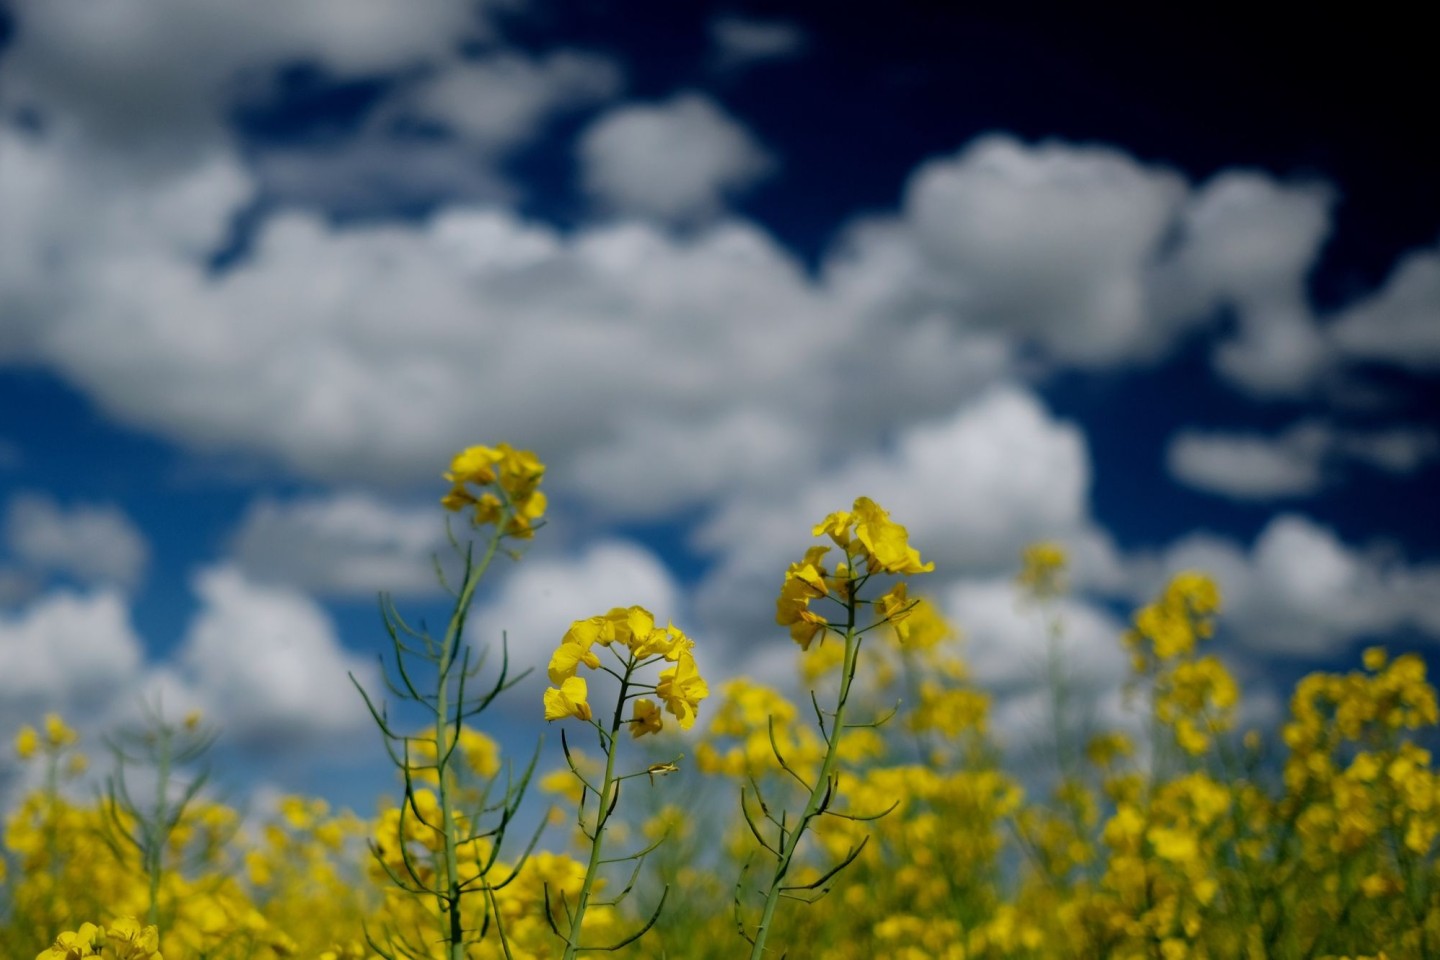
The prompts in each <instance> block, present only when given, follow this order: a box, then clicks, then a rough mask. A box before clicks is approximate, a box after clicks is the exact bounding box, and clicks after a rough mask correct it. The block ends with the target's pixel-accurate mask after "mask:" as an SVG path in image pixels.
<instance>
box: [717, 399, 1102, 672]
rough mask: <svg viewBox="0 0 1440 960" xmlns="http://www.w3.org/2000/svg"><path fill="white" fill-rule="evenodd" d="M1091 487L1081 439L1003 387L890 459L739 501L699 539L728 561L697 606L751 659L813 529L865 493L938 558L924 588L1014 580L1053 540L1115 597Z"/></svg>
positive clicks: (879, 456)
mask: <svg viewBox="0 0 1440 960" xmlns="http://www.w3.org/2000/svg"><path fill="white" fill-rule="evenodd" d="M1089 486H1090V460H1089V454H1088V451H1087V449H1086V446H1085V442H1084V438H1083V436H1082V434H1081V433H1080V431H1079V430H1078V429H1076V428H1075V427H1074V426H1073V425H1071V424H1067V423H1063V422H1060V421H1057V420H1056V419H1054V418H1053V417H1052V416H1051V415H1050V414H1049V413H1048V411H1046V410H1045V409H1044V407H1043V406H1042V405H1041V404H1040V403H1039V401H1038V400H1037V399H1036V398H1035V397H1034V396H1033V395H1031V394H1029V393H1028V392H1026V391H1023V390H1019V389H1015V388H1000V389H996V390H993V391H991V392H988V393H986V394H984V395H982V396H981V397H979V398H976V399H974V400H973V401H971V402H969V403H967V404H964V405H962V406H961V407H960V408H959V409H958V410H956V411H955V412H954V413H952V415H951V416H950V417H948V418H946V419H944V420H938V421H935V422H931V423H927V424H922V425H917V426H914V427H911V428H910V429H908V430H906V431H904V432H903V433H902V434H901V435H900V436H899V437H898V438H897V440H896V443H895V445H894V448H893V450H891V451H889V452H888V453H869V454H864V455H860V456H857V457H855V458H853V459H852V460H850V461H849V462H846V463H843V464H841V465H839V466H837V467H836V468H835V469H833V470H832V471H830V472H829V473H826V474H823V475H819V476H816V477H813V478H811V479H810V480H809V481H808V482H807V483H805V484H802V485H800V486H797V487H796V488H795V489H793V490H791V491H789V492H787V493H786V494H783V495H774V496H767V497H760V496H750V497H747V496H736V497H733V498H731V500H730V502H729V503H728V504H727V505H726V507H725V509H723V510H722V511H720V512H719V513H718V514H717V515H716V516H715V517H714V518H713V519H712V520H711V521H710V522H709V523H707V524H706V525H704V526H703V527H702V528H701V529H700V530H699V532H698V534H697V538H696V542H697V545H698V546H699V547H700V548H702V549H705V550H708V551H712V552H714V553H715V554H716V556H717V559H718V562H717V564H716V566H715V567H714V569H713V570H712V571H711V572H710V573H709V574H708V575H707V577H706V578H705V580H704V581H703V582H702V583H701V584H700V585H699V586H698V587H697V588H696V591H695V592H696V598H697V599H696V604H697V607H698V609H699V611H700V613H701V615H702V618H703V619H704V621H705V622H706V623H707V624H709V625H712V626H713V627H714V628H715V629H716V630H717V632H719V633H721V634H723V635H724V636H725V637H726V638H727V642H728V643H730V644H732V645H733V646H735V647H736V648H737V649H743V648H746V647H748V646H749V645H750V644H751V643H753V638H755V637H763V636H773V635H774V634H775V631H776V627H775V626H774V617H773V615H772V614H771V613H770V612H768V611H769V608H768V607H767V606H765V605H764V604H762V603H761V602H760V601H759V600H757V598H763V599H765V600H769V599H770V598H773V596H774V594H775V591H776V590H777V589H778V588H779V582H780V578H781V576H782V575H783V573H784V570H785V567H786V565H787V564H788V563H791V562H793V561H794V560H795V559H797V558H798V557H799V556H800V554H801V553H803V552H804V550H805V548H806V547H808V546H810V545H811V543H813V542H814V541H813V538H812V537H811V534H810V530H811V527H813V526H814V525H815V524H816V523H818V522H819V521H820V520H821V519H822V518H823V517H825V516H826V515H827V514H828V513H830V512H831V511H834V510H846V509H849V507H850V505H851V504H852V503H853V502H854V500H855V498H856V497H857V496H868V497H870V498H871V499H873V500H875V501H876V502H877V503H879V504H880V505H881V506H882V507H884V508H886V509H887V510H889V511H890V513H891V516H892V518H893V519H894V520H895V521H897V522H899V523H902V524H904V525H905V526H906V527H907V529H908V530H909V531H910V541H911V543H912V545H914V546H915V547H916V548H917V549H918V550H919V551H920V553H921V555H922V556H923V557H924V558H925V559H927V560H933V561H934V562H935V564H936V567H937V571H938V572H937V573H936V574H929V575H926V576H925V577H922V578H919V582H916V583H915V584H913V589H914V590H915V591H916V592H920V593H928V592H934V591H943V590H944V588H945V583H946V582H947V581H948V580H950V579H952V578H959V577H966V576H970V577H974V576H981V577H984V576H994V575H997V574H1000V575H1009V574H1010V573H1011V572H1013V571H1014V569H1015V568H1016V566H1017V565H1018V563H1019V556H1020V552H1021V550H1022V548H1023V547H1024V546H1026V545H1027V544H1029V543H1031V542H1034V541H1036V540H1041V539H1046V540H1061V541H1064V542H1065V543H1066V545H1067V547H1068V548H1069V550H1070V552H1071V554H1072V556H1073V558H1074V561H1075V573H1074V579H1075V581H1076V582H1077V583H1078V584H1080V585H1082V586H1087V587H1095V588H1097V589H1102V590H1107V589H1112V588H1114V587H1116V586H1118V585H1120V584H1121V583H1122V582H1123V579H1124V573H1123V570H1122V569H1121V567H1120V565H1119V562H1118V560H1117V557H1116V555H1115V553H1114V549H1113V546H1112V545H1111V544H1110V542H1109V540H1108V538H1107V537H1106V536H1105V535H1104V534H1103V533H1101V532H1099V531H1098V530H1096V528H1095V527H1094V525H1093V524H1092V522H1091V521H1090V518H1089V504H1088V498H1089Z"/></svg>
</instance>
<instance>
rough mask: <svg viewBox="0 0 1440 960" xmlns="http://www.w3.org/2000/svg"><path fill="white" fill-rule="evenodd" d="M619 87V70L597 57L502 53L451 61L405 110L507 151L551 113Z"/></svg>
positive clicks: (573, 53) (558, 52) (424, 84)
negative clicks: (504, 147) (535, 55)
mask: <svg viewBox="0 0 1440 960" xmlns="http://www.w3.org/2000/svg"><path fill="white" fill-rule="evenodd" d="M621 85H622V77H621V74H620V69H619V67H618V66H616V65H615V64H614V63H613V62H612V61H610V60H608V59H606V58H604V57H601V56H598V55H596V54H588V53H581V52H579V51H575V50H556V51H551V52H550V53H548V54H545V55H544V56H541V57H535V58H530V57H524V56H520V55H519V54H516V53H510V52H502V53H497V54H493V55H491V56H488V57H484V58H481V59H476V60H460V61H455V62H453V63H452V64H450V65H449V66H447V67H446V68H445V69H443V70H441V71H439V72H437V73H436V74H435V75H434V76H431V77H428V78H426V79H425V80H424V81H423V82H422V83H421V84H420V85H419V86H418V87H417V88H416V89H415V90H414V91H413V92H412V93H411V94H410V99H409V104H408V105H409V107H410V108H411V109H412V110H414V111H415V113H417V114H418V115H419V116H421V117H424V118H428V119H434V120H439V121H440V122H443V123H444V124H446V125H447V126H449V127H450V128H451V129H453V130H455V131H456V132H458V133H460V134H461V135H462V136H464V137H466V138H468V139H471V140H475V141H478V142H480V143H483V144H486V145H492V146H506V145H509V144H512V143H515V142H517V141H519V140H522V139H525V138H526V137H529V136H531V135H533V134H534V133H535V131H536V127H537V125H538V124H539V123H540V121H542V120H543V119H545V118H546V117H548V116H550V115H552V114H554V113H555V112H557V111H560V110H565V109H573V108H575V107H580V106H584V105H586V104H590V103H595V102H597V101H601V100H606V99H609V98H610V97H613V96H615V95H616V94H617V93H619V92H620V88H621Z"/></svg>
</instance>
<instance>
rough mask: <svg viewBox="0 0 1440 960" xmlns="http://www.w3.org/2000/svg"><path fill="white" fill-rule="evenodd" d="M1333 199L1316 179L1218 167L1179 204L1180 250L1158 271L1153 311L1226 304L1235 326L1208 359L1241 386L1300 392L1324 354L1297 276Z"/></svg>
mask: <svg viewBox="0 0 1440 960" xmlns="http://www.w3.org/2000/svg"><path fill="white" fill-rule="evenodd" d="M1333 199H1334V198H1333V194H1332V191H1331V190H1330V189H1329V188H1328V187H1326V186H1325V185H1323V184H1316V183H1306V184H1284V183H1279V182H1277V181H1275V180H1274V179H1272V178H1270V177H1268V176H1266V175H1264V174H1260V173H1252V172H1248V171H1226V172H1223V173H1221V174H1219V175H1217V176H1216V177H1214V178H1213V179H1212V180H1210V181H1209V182H1208V183H1206V184H1205V185H1204V186H1203V187H1202V188H1200V189H1199V190H1198V191H1197V192H1196V193H1195V194H1194V195H1193V196H1192V197H1191V198H1190V200H1189V202H1188V203H1187V205H1186V208H1185V210H1184V212H1183V214H1182V216H1181V218H1180V221H1179V244H1178V247H1177V249H1176V251H1175V253H1174V254H1173V256H1172V257H1171V258H1170V259H1169V261H1167V262H1166V263H1164V264H1162V265H1161V266H1160V267H1159V268H1158V270H1157V274H1156V276H1157V308H1158V309H1159V310H1160V312H1161V314H1162V315H1169V316H1172V317H1176V318H1185V317H1191V318H1195V317H1203V316H1204V315H1207V314H1212V313H1214V312H1215V311H1216V310H1219V309H1221V308H1229V309H1230V310H1232V311H1233V312H1234V315H1235V317H1236V319H1237V320H1238V322H1239V328H1238V331H1237V333H1236V335H1235V336H1234V337H1232V338H1230V339H1228V340H1226V341H1224V342H1223V343H1221V344H1220V345H1219V346H1218V347H1217V348H1216V352H1215V356H1214V361H1215V367H1216V370H1217V372H1218V373H1220V374H1221V375H1222V376H1224V377H1225V378H1226V379H1228V380H1229V381H1230V382H1231V383H1233V384H1234V385H1236V386H1238V387H1240V388H1241V389H1243V390H1246V391H1248V392H1250V393H1254V394H1257V395H1261V396H1265V395H1295V394H1300V393H1303V392H1304V391H1305V390H1307V389H1308V388H1309V387H1310V386H1311V385H1312V384H1313V383H1314V381H1315V378H1316V377H1317V376H1318V375H1320V374H1321V373H1322V372H1323V370H1324V368H1325V365H1326V363H1327V362H1328V360H1329V355H1328V352H1327V350H1326V345H1325V342H1324V339H1323V337H1322V336H1321V334H1320V332H1319V329H1318V328H1317V327H1316V325H1315V319H1314V317H1313V315H1312V314H1311V311H1310V306H1309V301H1308V298H1307V295H1306V291H1305V281H1306V278H1307V276H1308V275H1309V273H1310V271H1311V269H1312V268H1313V267H1314V264H1315V259H1316V256H1317V254H1318V252H1319V250H1320V248H1321V246H1322V245H1323V244H1324V242H1325V240H1326V239H1327V238H1328V237H1329V234H1330V229H1331V218H1330V207H1331V205H1332V203H1333Z"/></svg>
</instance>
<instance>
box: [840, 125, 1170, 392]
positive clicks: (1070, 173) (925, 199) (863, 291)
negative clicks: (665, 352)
mask: <svg viewBox="0 0 1440 960" xmlns="http://www.w3.org/2000/svg"><path fill="white" fill-rule="evenodd" d="M1185 193H1186V185H1185V182H1184V181H1183V179H1181V178H1180V177H1179V176H1178V175H1177V174H1175V173H1174V172H1172V171H1169V170H1165V169H1163V168H1147V167H1144V166H1142V165H1140V164H1139V163H1136V162H1135V161H1134V160H1133V159H1131V158H1130V157H1128V156H1126V155H1125V154H1123V153H1121V152H1119V151H1117V150H1113V149H1109V148H1103V147H1077V146H1070V145H1067V144H1060V143H1047V144H1041V145H1039V146H1035V147H1030V146H1026V145H1024V144H1021V143H1020V142H1018V141H1016V140H1014V139H1012V138H1010V137H1005V136H993V135H992V136H986V137H982V138H980V139H979V140H977V141H975V142H974V143H972V144H970V146H968V147H966V148H965V149H964V150H962V151H961V152H960V153H958V154H956V155H955V156H953V157H948V158H945V159H940V160H932V161H930V162H928V163H926V164H924V165H923V166H921V167H920V168H919V169H917V170H916V171H915V173H913V174H912V175H911V177H910V180H909V182H908V183H907V185H906V188H905V199H904V204H903V209H902V213H901V215H900V217H899V218H897V219H894V220H890V221H886V220H879V221H873V220H872V221H866V222H862V223H859V224H856V225H855V226H854V227H852V229H851V231H850V234H849V236H848V238H847V240H846V242H845V243H844V244H843V245H842V246H841V248H840V250H839V252H838V253H837V255H836V256H834V257H832V259H831V262H830V264H829V275H830V277H831V278H832V280H833V282H834V283H835V284H836V285H837V286H838V288H839V289H840V290H842V291H845V292H846V293H847V294H849V295H850V296H853V297H855V298H857V299H858V300H861V301H863V302H866V303H869V304H871V309H873V310H877V311H879V310H886V311H892V312H899V313H902V314H906V315H917V316H924V315H928V314H933V313H937V312H938V313H939V314H941V315H942V316H945V317H947V318H949V320H950V322H952V323H956V324H960V325H963V326H965V327H967V328H978V329H984V330H993V331H998V332H1000V333H1002V334H1004V335H1007V336H1010V337H1018V338H1021V339H1024V340H1028V341H1031V342H1034V343H1037V344H1039V345H1041V346H1043V347H1044V348H1046V350H1047V352H1048V353H1049V354H1050V355H1052V356H1053V357H1055V358H1058V359H1061V360H1063V361H1066V362H1070V363H1076V364H1081V365H1087V366H1094V365H1104V364H1110V363H1115V362H1118V361H1124V360H1133V359H1136V358H1140V357H1147V356H1152V355H1154V354H1155V353H1156V352H1157V351H1158V350H1160V349H1162V348H1163V347H1165V346H1167V345H1168V343H1169V340H1170V338H1171V336H1172V331H1171V330H1169V329H1166V328H1164V327H1162V326H1157V325H1156V323H1155V322H1154V319H1153V318H1152V317H1150V316H1149V314H1148V313H1147V296H1148V293H1147V286H1146V285H1147V270H1148V268H1149V266H1150V263H1151V261H1152V259H1153V258H1154V256H1155V254H1156V252H1157V250H1158V249H1159V245H1160V243H1161V241H1162V240H1163V239H1164V236H1165V233H1166V231H1167V230H1168V229H1169V228H1170V225H1171V223H1172V221H1173V219H1174V217H1175V215H1176V213H1177V211H1178V209H1179V206H1180V204H1181V203H1182V201H1183V200H1184V198H1185Z"/></svg>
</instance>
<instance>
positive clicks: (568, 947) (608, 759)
mask: <svg viewBox="0 0 1440 960" xmlns="http://www.w3.org/2000/svg"><path fill="white" fill-rule="evenodd" d="M634 669H635V659H634V657H630V658H629V662H628V663H627V664H626V665H625V675H624V676H623V677H621V678H620V696H619V697H618V698H616V700H615V714H614V716H613V717H612V718H611V720H610V736H609V737H608V738H607V740H606V749H605V780H604V782H603V783H602V784H601V786H600V796H599V798H598V799H597V802H596V806H595V829H594V831H593V832H592V833H591V834H590V861H589V863H587V864H586V865H585V880H584V882H583V883H581V885H580V897H579V899H578V900H577V901H576V903H575V914H574V916H572V917H571V918H570V933H569V934H568V935H567V936H566V938H565V958H564V960H573V958H574V956H575V954H576V952H577V951H578V950H579V949H580V925H581V923H582V922H583V921H584V919H585V910H586V908H587V907H588V906H589V905H590V891H591V889H592V888H593V887H594V886H595V877H596V875H597V874H599V872H600V850H601V848H602V846H603V844H604V840H605V824H606V823H607V822H608V821H609V820H610V811H611V809H612V808H613V807H612V801H611V796H610V792H611V791H612V790H614V789H616V788H617V785H616V782H615V754H616V753H617V752H618V750H617V749H616V745H617V744H618V743H619V733H620V725H621V724H622V723H623V722H624V721H623V720H622V717H623V712H624V709H625V695H626V693H627V692H628V690H629V686H630V675H631V673H632V672H633V671H634Z"/></svg>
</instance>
